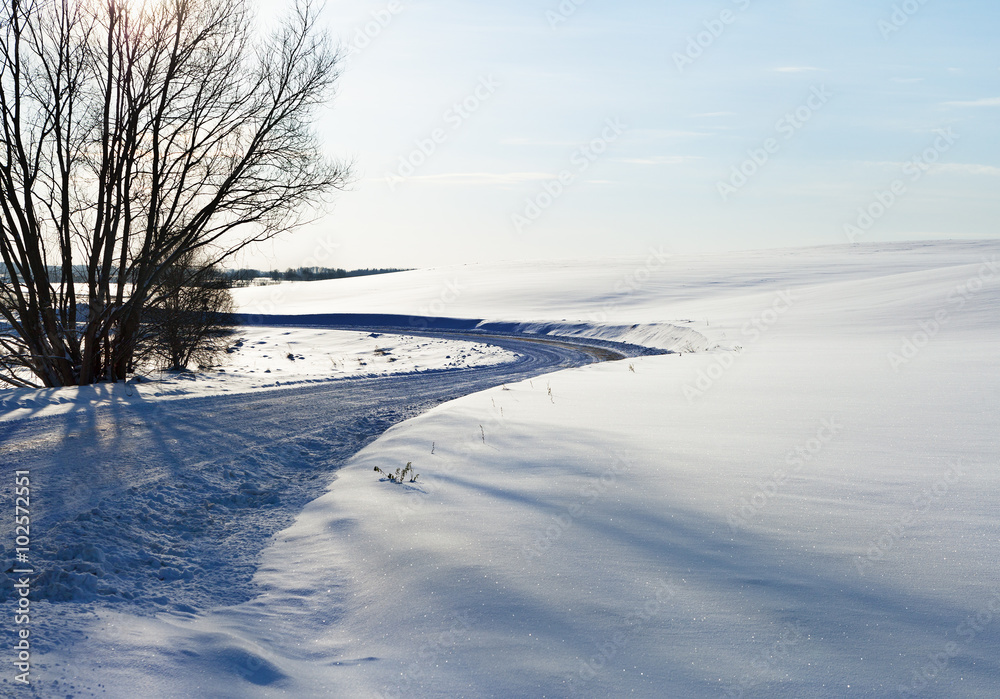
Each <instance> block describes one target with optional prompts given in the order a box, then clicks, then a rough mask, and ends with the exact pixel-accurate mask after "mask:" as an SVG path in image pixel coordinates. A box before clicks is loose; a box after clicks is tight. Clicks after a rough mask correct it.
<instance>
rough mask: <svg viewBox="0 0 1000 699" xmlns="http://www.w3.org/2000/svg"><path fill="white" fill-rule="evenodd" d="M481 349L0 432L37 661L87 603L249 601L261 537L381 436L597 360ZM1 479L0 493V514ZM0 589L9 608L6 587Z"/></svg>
mask: <svg viewBox="0 0 1000 699" xmlns="http://www.w3.org/2000/svg"><path fill="white" fill-rule="evenodd" d="M489 341H490V342H491V343H493V344H496V345H499V346H502V347H504V348H507V349H509V350H512V351H514V352H516V353H517V359H516V360H515V361H514V362H509V363H505V364H499V365H495V366H487V367H479V368H471V369H457V370H444V371H428V372H421V373H412V374H403V375H397V376H390V377H379V378H359V379H344V380H341V381H335V382H329V383H323V384H318V385H310V386H297V387H296V389H295V390H281V389H278V390H271V391H263V392H257V393H251V394H242V395H238V396H214V397H207V398H193V399H188V400H179V401H151V402H148V403H140V404H137V405H136V404H131V405H125V404H120V403H111V404H108V405H103V406H98V407H96V408H94V409H91V410H86V411H76V412H73V413H70V414H67V415H58V416H52V417H39V418H36V419H30V420H18V421H9V422H3V423H0V460H2V461H3V463H4V466H5V467H6V468H7V469H17V470H28V471H30V472H31V481H32V503H31V504H32V508H31V509H32V513H33V519H32V536H33V542H34V546H33V548H32V553H31V563H32V564H33V566H34V568H35V570H36V571H38V573H39V575H38V576H37V577H36V578H35V580H34V592H35V595H33V597H37V599H39V600H45V601H41V602H38V603H36V604H38V605H39V607H38V608H37V614H36V615H35V616H34V618H33V625H34V634H35V637H36V639H37V645H36V646H35V648H36V650H38V651H44V650H46V648H47V646H50V645H51V644H53V643H59V644H63V643H64V640H63V639H64V637H65V634H66V633H67V631H69V630H71V629H68V628H67V619H68V618H69V616H72V613H75V612H78V611H79V610H80V609H82V608H89V607H91V606H92V605H94V604H97V605H100V606H106V605H111V606H114V607H115V608H117V609H120V610H122V611H128V612H130V613H137V614H155V613H158V612H163V611H172V612H178V611H179V612H181V613H194V612H196V611H200V610H206V609H208V608H213V607H219V606H223V605H231V604H236V603H239V602H242V601H245V600H247V599H249V598H250V597H251V596H252V592H253V590H252V586H251V579H252V577H253V574H254V572H255V570H256V566H257V562H258V560H257V559H258V555H259V553H260V551H261V550H262V549H263V548H264V547H265V545H266V544H267V542H268V539H269V538H270V537H271V536H272V535H273V534H274V533H275V532H277V531H280V530H281V529H283V528H285V527H287V526H288V525H290V524H291V523H292V521H293V520H294V518H295V516H296V515H297V514H298V512H299V510H300V509H301V508H302V506H303V505H305V504H306V503H307V502H309V501H310V500H312V499H314V498H316V497H318V496H319V495H321V494H322V493H323V492H324V491H325V489H326V487H327V485H328V484H329V482H330V480H331V478H332V477H333V473H334V472H335V471H336V470H337V468H338V467H339V466H340V465H341V464H342V463H343V462H344V461H345V460H346V459H347V458H349V457H350V456H351V455H353V454H355V453H356V452H357V451H358V450H359V449H361V448H362V447H363V446H364V445H365V444H367V443H369V442H370V441H372V440H373V439H375V438H376V437H377V436H378V435H379V434H381V433H382V432H384V431H385V430H386V429H387V428H389V427H390V426H391V425H393V424H396V423H398V422H400V421H402V420H405V419H407V418H410V417H413V416H415V415H417V414H419V413H421V412H423V411H425V410H427V409H428V408H430V407H433V406H435V405H437V404H439V403H441V402H444V401H447V400H451V399H454V398H457V397H459V396H462V395H466V394H469V393H473V392H476V391H480V390H483V389H485V388H489V387H491V386H498V385H500V384H503V383H507V382H515V381H520V380H524V379H528V378H531V377H534V376H537V375H539V374H542V373H545V372H549V371H554V370H557V369H562V368H568V367H575V366H581V365H584V364H588V363H591V362H594V361H596V358H595V350H593V349H591V348H585V347H584V348H575V347H573V346H572V345H570V344H569V343H560V342H555V343H550V342H539V341H537V340H517V339H512V338H499V337H496V338H489ZM597 353H598V354H600V351H599V350H598V351H597ZM7 481H9V482H6V481H5V482H4V483H3V484H2V488H0V490H2V493H3V498H4V501H5V502H8V501H9V502H13V493H12V492H11V491H12V486H13V480H12V479H7ZM0 576H2V577H0V581H2V583H3V585H4V589H5V592H6V593H8V594H9V592H10V590H11V585H12V583H13V580H12V577H11V576H8V575H6V574H0ZM71 607H75V608H76V609H74V610H72V612H71V611H70V610H71ZM69 626H70V627H71V626H72V625H71V624H70V625H69ZM4 631H5V632H6V633H11V632H12V631H13V629H12V628H11V627H10V626H9V625H4ZM7 640H9V639H7ZM80 652H85V650H83V649H80ZM43 674H49V673H43ZM49 676H51V674H50V675H49Z"/></svg>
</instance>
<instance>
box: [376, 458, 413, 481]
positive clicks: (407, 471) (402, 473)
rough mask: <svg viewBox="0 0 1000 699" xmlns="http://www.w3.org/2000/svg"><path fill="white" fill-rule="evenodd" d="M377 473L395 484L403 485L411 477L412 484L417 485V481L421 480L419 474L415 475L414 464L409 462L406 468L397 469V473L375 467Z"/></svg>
mask: <svg viewBox="0 0 1000 699" xmlns="http://www.w3.org/2000/svg"><path fill="white" fill-rule="evenodd" d="M375 472H376V473H381V474H382V475H383V476H385V477H386V478H388V479H389V480H390V481H392V482H393V483H402V482H403V481H404V480H406V477H407V476H409V477H410V483H416V482H417V479H418V478H420V474H419V473H415V472H414V470H413V462H412V461H407V462H406V468H397V469H396V472H395V473H392V472H390V471H383V470H382V469H380V468H379V467H378V466H376V467H375Z"/></svg>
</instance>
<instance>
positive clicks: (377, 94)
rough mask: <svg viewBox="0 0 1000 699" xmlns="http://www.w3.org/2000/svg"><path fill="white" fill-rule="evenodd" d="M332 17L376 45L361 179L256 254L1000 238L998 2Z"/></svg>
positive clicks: (621, 250)
mask: <svg viewBox="0 0 1000 699" xmlns="http://www.w3.org/2000/svg"><path fill="white" fill-rule="evenodd" d="M894 5H895V6H896V7H897V8H900V12H899V13H897V14H896V15H895V17H894V16H893V15H894V9H893V8H894ZM904 5H905V9H904V7H903V6H904ZM560 7H562V8H563V10H564V11H562V12H561V11H560ZM572 8H575V10H574V11H572V12H566V11H565V10H567V9H572ZM906 10H909V11H910V13H911V14H907V13H906ZM373 13H374V14H373ZM723 13H726V14H723ZM900 13H901V14H900ZM379 15H380V16H381V18H382V23H381V24H379V23H377V22H376V19H375V16H379ZM904 18H905V19H906V21H905V23H904V22H902V19H904ZM324 19H325V22H326V24H327V25H328V26H329V28H330V29H331V31H333V32H334V33H335V34H336V35H337V36H339V37H340V39H341V40H342V41H343V42H344V44H345V46H349V45H351V44H356V45H361V48H360V49H359V50H356V51H355V53H354V54H353V55H352V56H351V58H350V59H349V60H348V61H347V62H346V64H345V72H344V75H343V77H342V79H341V83H340V90H339V94H338V96H337V98H336V100H335V101H334V103H333V105H332V108H331V109H329V110H325V111H324V112H323V114H322V116H321V121H320V125H319V128H320V132H321V134H322V137H323V140H324V143H325V144H326V147H327V148H328V149H329V152H330V153H331V154H333V155H336V156H340V157H349V158H353V159H354V160H355V161H356V177H357V179H356V182H355V183H354V185H353V188H352V190H351V191H347V192H344V193H342V194H340V195H339V196H338V197H337V199H336V204H335V206H334V207H333V208H332V209H331V211H330V212H329V213H328V214H327V215H326V216H325V217H323V218H322V220H320V221H318V222H317V223H315V224H313V225H311V226H309V227H308V228H304V229H302V230H300V231H297V232H295V233H293V234H290V235H287V236H285V237H283V238H281V239H280V240H279V241H277V242H276V243H274V244H269V245H265V246H261V247H260V248H259V249H258V250H257V251H256V252H255V253H254V254H252V255H247V256H245V259H244V260H242V262H244V263H246V264H254V265H259V266H264V267H279V268H283V267H287V266H298V265H300V264H310V263H318V264H324V265H327V266H341V267H365V266H404V267H423V266H431V265H438V264H450V263H462V262H478V261H488V260H495V259H517V258H580V257H602V256H621V255H628V254H641V253H643V252H645V251H646V250H647V249H648V248H649V247H650V246H654V247H657V248H659V247H661V246H662V247H663V248H664V249H666V250H670V251H675V252H685V251H701V250H705V251H708V250H738V249H747V248H760V247H776V246H794V245H822V244H836V243H846V242H849V240H850V239H853V240H856V241H857V242H864V241H871V242H878V241H889V240H902V239H920V238H983V237H996V236H997V235H998V229H997V222H998V221H1000V197H997V196H996V193H997V190H998V185H1000V139H998V138H997V136H998V123H1000V121H998V118H1000V42H998V41H997V40H996V36H997V33H998V31H1000V6H998V4H997V3H996V2H995V1H987V0H949V1H948V2H945V0H925V2H923V3H921V2H919V0H907V2H905V3H904V2H895V3H894V2H893V0H888V1H883V0H864V1H862V0H837V1H834V0H768V1H767V2H765V1H764V0H715V1H713V2H695V1H691V0H678V1H674V2H670V1H666V0H662V1H657V2H654V1H647V0H631V1H628V0H625V1H622V0H617V1H612V0H585V1H584V2H582V3H579V4H577V2H574V0H565V1H564V2H562V3H561V4H560V1H559V0H503V1H501V0H491V1H481V0H479V1H472V0H462V1H459V0H395V1H394V2H390V1H389V0H350V1H346V0H329V2H328V4H327V8H326V11H325V16H324ZM387 19H388V21H387ZM706 23H708V24H707V25H706ZM383 25H384V26H383ZM713 30H714V32H715V34H717V36H716V35H715V34H712V33H711V32H712V31H713ZM359 32H360V33H359ZM699 34H700V36H699ZM359 37H360V41H359ZM699 39H700V41H701V44H702V45H703V46H702V47H697V48H692V49H690V50H689V48H688V47H689V42H690V41H691V40H693V41H695V42H696V43H697V42H698V40H699ZM698 48H700V49H701V51H700V53H699V51H698V50H697V49H698ZM678 56H685V57H686V58H690V59H691V60H690V61H688V60H680V61H679V60H678ZM477 90H478V95H477ZM466 99H467V100H468V103H467V104H468V106H469V107H470V108H469V109H464V108H462V109H455V108H454V105H455V104H456V103H461V102H463V101H464V100H466ZM472 108H474V109H472ZM797 110H798V114H799V117H798V118H796V117H795V113H796V111H797ZM789 114H790V115H791V118H790V119H785V116H786V115H789ZM801 117H808V121H804V122H802V121H799V118H801ZM609 120H610V122H609ZM608 123H612V124H616V123H617V124H619V125H620V126H616V127H614V128H611V127H609V126H607V124H608ZM619 132H620V133H619ZM602 133H603V138H602ZM942 134H944V135H942ZM435 138H436V139H437V141H438V142H437V143H435ZM594 139H599V140H598V141H597V142H596V143H594V144H593V147H592V150H591V151H590V152H589V153H588V152H584V151H581V150H580V149H581V148H582V147H586V146H587V144H589V143H591V142H592V141H593V140H594ZM769 139H773V140H770V141H769ZM420 143H423V146H424V150H425V151H428V152H430V155H426V156H425V155H424V154H423V153H421V152H420V150H419V144H420ZM748 150H749V151H750V153H748ZM767 150H770V151H771V152H770V153H768V152H766V151H767ZM598 151H601V152H598ZM752 155H756V156H757V158H758V160H761V161H763V157H764V156H766V162H764V164H763V165H759V166H758V165H757V164H756V163H753V162H752V160H751V161H750V162H749V163H748V162H746V161H748V159H749V158H751V157H752ZM914 158H920V159H926V161H930V160H933V161H936V163H935V164H934V165H933V167H931V168H930V169H929V170H925V169H924V168H923V167H919V166H915V165H910V166H909V168H907V169H906V170H904V169H903V168H904V164H905V163H906V162H908V161H913V159H914ZM926 161H925V162H926ZM734 166H735V167H737V168H738V167H741V166H742V167H743V169H744V171H745V173H751V174H750V175H749V176H748V177H746V180H745V182H743V179H742V176H740V175H736V176H735V177H734V176H733V168H734ZM755 169H756V172H755V171H754V170H755ZM560 174H562V176H563V178H564V182H563V183H558V177H559V176H560ZM720 183H721V184H720ZM894 183H895V184H896V185H897V190H898V191H899V192H902V193H901V194H899V195H898V196H897V195H895V194H894V195H892V197H894V198H890V197H888V195H884V194H883V196H882V200H883V204H885V203H887V202H888V203H889V205H888V206H886V207H885V209H884V211H882V210H881V209H880V205H879V203H878V200H879V197H878V196H877V193H885V192H890V193H891V191H892V187H893V184H894ZM560 190H561V191H560ZM553 195H554V196H553ZM529 201H530V202H531V203H532V204H533V205H534V206H535V207H537V208H533V207H532V205H530V204H529V203H528V202H529ZM859 207H861V208H863V209H866V210H867V212H868V215H870V216H872V218H871V220H870V221H867V220H865V219H864V218H861V220H860V221H859V216H861V214H860V213H859V211H858V209H859ZM861 224H864V225H861ZM847 225H852V226H854V228H853V229H845V226H847ZM326 249H329V250H331V251H332V253H326V252H324V250H326Z"/></svg>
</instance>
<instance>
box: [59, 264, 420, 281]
mask: <svg viewBox="0 0 1000 699" xmlns="http://www.w3.org/2000/svg"><path fill="white" fill-rule="evenodd" d="M406 271H409V270H406V269H396V268H393V267H387V268H377V269H368V268H366V269H350V270H348V269H340V268H331V267H298V268H296V269H292V268H291V267H289V268H288V269H286V270H285V271H283V272H282V271H280V270H274V269H272V270H259V269H223V270H219V272H218V274H219V278H221V279H222V280H223V281H225V282H227V283H228V284H229V285H230V286H247V285H249V284H252V283H254V282H259V281H260V280H263V279H270V280H271V281H272V282H312V281H318V280H320V279H345V278H347V277H364V276H367V275H369V274H391V273H392V272H406ZM61 279H62V268H61V267H49V281H50V282H52V283H54V284H56V283H59V281H60V280H61ZM73 281H74V282H76V283H77V284H86V283H87V271H86V268H85V267H83V266H80V265H78V266H74V268H73Z"/></svg>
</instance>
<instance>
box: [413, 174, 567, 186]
mask: <svg viewBox="0 0 1000 699" xmlns="http://www.w3.org/2000/svg"><path fill="white" fill-rule="evenodd" d="M557 177H558V175H557V174H553V173H551V172H448V173H442V174H440V175H413V176H411V177H405V178H402V181H406V182H411V181H412V182H429V183H432V184H472V185H516V184H523V183H524V182H540V181H545V180H551V179H555V178H557Z"/></svg>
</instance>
